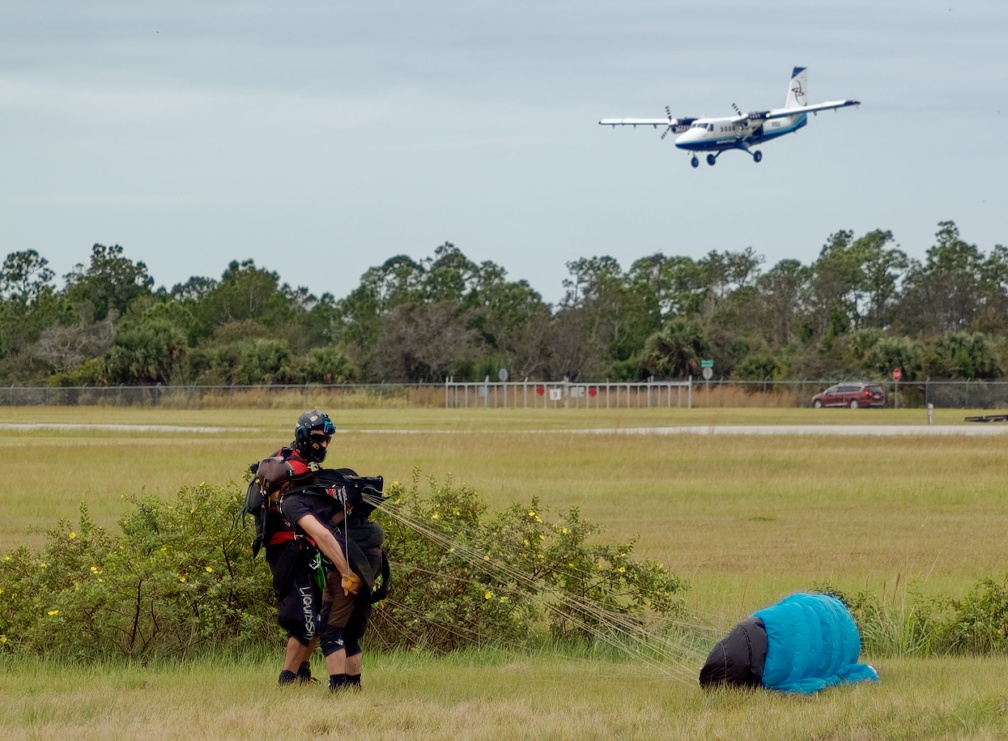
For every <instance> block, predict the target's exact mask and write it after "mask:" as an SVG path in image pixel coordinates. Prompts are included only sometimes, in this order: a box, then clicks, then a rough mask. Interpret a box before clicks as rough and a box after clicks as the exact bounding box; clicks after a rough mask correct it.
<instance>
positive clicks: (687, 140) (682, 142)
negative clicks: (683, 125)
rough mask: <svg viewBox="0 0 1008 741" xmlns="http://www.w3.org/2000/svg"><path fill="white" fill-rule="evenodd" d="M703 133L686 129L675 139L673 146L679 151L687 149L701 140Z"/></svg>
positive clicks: (699, 130) (694, 129)
mask: <svg viewBox="0 0 1008 741" xmlns="http://www.w3.org/2000/svg"><path fill="white" fill-rule="evenodd" d="M703 135H704V132H703V131H702V130H701V129H697V128H693V129H688V130H686V131H684V132H683V133H681V134H680V135H679V136H677V137H676V140H675V145H676V146H677V147H679V149H689V148H690V145H691V144H693V143H695V142H697V141H700V140H701V139H703Z"/></svg>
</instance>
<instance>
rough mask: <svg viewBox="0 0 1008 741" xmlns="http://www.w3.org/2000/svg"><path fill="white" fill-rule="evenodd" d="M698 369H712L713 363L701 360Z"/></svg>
mask: <svg viewBox="0 0 1008 741" xmlns="http://www.w3.org/2000/svg"><path fill="white" fill-rule="evenodd" d="M700 367H701V368H713V367H714V361H713V360H701V361H700Z"/></svg>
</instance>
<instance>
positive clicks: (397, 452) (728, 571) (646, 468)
mask: <svg viewBox="0 0 1008 741" xmlns="http://www.w3.org/2000/svg"><path fill="white" fill-rule="evenodd" d="M300 411H301V410H300V409H288V410H284V409H270V410H266V411H251V410H242V409H232V410H228V409H218V410H210V411H192V410H150V409H118V408H108V409H106V408H55V409H52V408H41V409H40V408H30V409H22V408H15V409H7V408H5V409H3V410H2V411H0V454H3V455H4V460H6V461H7V462H8V465H7V466H6V467H5V473H4V476H3V482H4V483H3V485H2V487H3V491H4V493H5V494H6V496H5V497H4V499H5V504H6V507H5V517H4V518H3V520H2V521H0V551H3V550H8V549H10V548H12V547H15V546H17V545H21V544H28V545H30V546H35V545H38V544H39V543H41V542H42V539H43V536H42V534H41V531H43V530H44V529H45V528H47V527H51V526H53V525H55V524H56V522H57V521H58V520H59V519H60V518H69V519H73V518H75V517H76V515H77V512H78V508H79V505H80V502H81V501H85V502H87V504H88V507H89V509H90V512H91V514H92V516H93V517H94V518H95V519H96V520H97V521H98V522H99V523H101V524H105V525H108V526H114V523H115V521H116V518H117V517H118V516H119V515H120V514H121V513H123V512H124V511H125V507H126V506H127V505H126V504H125V503H124V502H123V499H122V494H124V493H128V492H135V493H141V492H143V493H154V494H158V495H165V496H169V495H172V494H174V493H175V492H176V491H177V490H178V488H179V487H180V486H182V485H184V484H192V483H199V482H202V481H206V482H209V483H225V482H227V481H229V480H235V481H237V480H240V479H241V477H242V475H243V471H244V469H245V468H246V467H247V465H248V464H249V463H251V462H252V461H254V460H258V459H259V458H262V457H263V456H265V455H266V454H268V453H270V452H272V451H273V450H274V449H276V448H277V447H279V445H280V444H282V443H285V442H288V441H289V439H290V437H291V429H292V426H293V420H294V419H295V418H296V416H297V414H298V413H299V412H300ZM966 414H969V412H962V411H956V412H949V411H938V412H936V413H935V420H934V421H935V424H936V425H946V424H959V423H961V421H962V417H963V416H965V415H966ZM336 423H337V427H338V428H339V429H340V434H339V435H338V436H337V437H336V438H335V440H334V442H333V445H332V446H331V448H330V459H329V460H328V461H327V463H329V464H330V465H342V466H350V467H352V468H355V469H357V470H358V471H359V472H360V473H362V474H368V475H373V474H382V475H384V476H385V477H386V478H387V479H390V480H395V479H397V480H400V481H402V480H408V479H409V478H410V477H411V476H412V472H413V471H414V470H415V469H419V470H420V472H421V475H422V476H423V477H428V476H433V477H436V478H438V479H443V478H445V477H447V476H451V477H452V478H453V480H454V481H456V482H458V483H467V484H471V485H473V486H474V487H475V488H476V489H477V490H478V491H479V492H480V493H481V494H482V495H483V497H484V499H485V500H486V501H487V502H488V503H489V504H490V505H491V506H492V507H494V508H497V507H502V506H505V505H507V504H509V503H511V502H516V501H517V502H525V501H528V500H529V499H531V498H532V497H539V499H540V500H541V503H542V504H543V505H546V506H547V507H548V508H551V509H553V510H554V511H556V510H565V509H567V508H569V507H571V506H577V507H579V508H580V509H581V512H582V515H583V516H584V517H585V518H587V519H589V520H592V521H594V522H597V523H600V524H602V525H603V526H604V527H605V534H604V536H603V537H604V538H605V539H607V540H623V539H627V538H630V537H633V536H635V535H637V536H639V545H638V551H637V552H638V555H640V556H646V557H650V558H655V559H658V560H660V561H662V562H663V563H665V565H666V566H667V567H668V568H669V569H670V570H671V571H672V572H674V573H676V574H679V575H681V576H683V577H685V578H686V579H687V580H688V581H689V583H690V586H691V588H690V591H689V593H688V594H687V603H688V605H689V607H690V608H691V609H692V610H693V612H694V614H695V615H697V616H698V619H702V620H703V621H704V622H705V623H708V624H710V625H713V626H716V627H718V628H725V629H726V628H728V627H730V626H731V625H732V624H734V623H735V622H736V621H738V620H739V619H741V618H743V617H745V616H746V615H748V614H750V613H751V612H753V611H754V610H756V609H758V608H760V607H762V606H765V605H767V604H769V603H771V602H773V601H776V600H777V599H779V598H781V597H783V596H784V595H786V594H788V593H789V592H791V591H795V590H798V589H810V588H812V587H814V586H816V585H818V584H821V583H823V582H825V581H829V582H831V583H832V584H834V585H836V586H838V587H841V588H844V589H862V588H867V589H870V590H873V591H876V592H877V593H878V594H880V595H886V596H887V598H888V599H894V600H895V599H899V598H900V594H899V593H897V591H896V590H895V589H894V587H895V585H896V582H897V580H899V584H900V590H902V591H903V593H904V594H905V590H906V589H908V588H910V589H917V590H920V591H922V592H924V593H934V594H946V595H953V596H955V595H959V594H961V593H963V592H964V591H965V590H966V589H967V588H968V587H969V586H971V585H972V584H973V582H974V581H975V580H977V579H979V578H982V577H985V576H1000V575H1002V574H1003V573H1004V572H1005V571H1006V570H1008V559H1006V557H1005V552H1004V537H1005V536H1004V534H1005V532H1008V505H1006V504H1005V502H1004V495H1003V481H1004V476H1003V472H1004V471H1005V470H1006V465H1008V437H1005V436H1003V435H996V436H982V437H971V436H965V435H943V436H941V437H936V436H927V435H916V434H909V435H901V436H884V437H879V436H874V435H854V436H834V435H831V434H827V433H828V432H829V429H828V427H829V425H831V424H838V425H851V424H858V425H861V424H884V425H901V426H905V427H907V428H912V427H914V426H923V425H925V424H926V417H925V415H924V412H921V411H920V410H908V411H895V410H871V411H869V410H858V411H851V410H810V409H781V410H774V409H737V410H733V409H725V410H675V409H672V410H668V409H663V410H657V409H656V410H648V409H642V410H613V411H605V410H566V411H565V410H531V411H512V410H506V411H501V410H497V411H494V410H489V411H480V410H467V411H448V410H443V409H426V410H388V409H384V410H376V411H368V410H354V411H348V412H341V413H339V414H338V415H337V416H336ZM757 424H769V425H819V426H822V427H823V429H822V434H805V435H779V436H772V437H767V436H753V435H742V434H737V435H731V434H728V435H724V434H718V435H701V434H693V433H688V432H687V433H681V434H673V435H647V434H644V435H641V434H617V433H613V432H597V431H598V430H624V431H626V430H630V429H635V428H644V427H667V426H683V427H693V428H709V427H710V426H712V425H757ZM35 425H41V426H35ZM51 425H70V426H71V427H66V428H58V427H52V426H51ZM87 425H94V426H92V427H88V426H87ZM134 425H155V426H157V427H156V428H155V429H150V430H141V429H138V428H135V427H117V426H134ZM220 430H224V431H220ZM584 430H596V432H590V433H589V432H585V431H584ZM264 577H265V573H264ZM869 659H870V657H869ZM275 663H276V662H270V661H267V660H265V659H256V660H251V659H246V660H242V661H238V662H235V663H233V664H227V663H225V664H223V665H221V664H220V662H219V661H218V660H212V661H211V660H208V662H207V663H206V665H202V664H201V665H197V666H192V667H180V668H179V667H158V668H153V669H150V670H146V671H145V670H141V669H138V668H135V667H134V668H130V667H126V668H122V667H113V668H105V669H76V668H72V667H70V668H68V667H60V666H49V665H45V666H35V665H17V666H12V667H8V668H9V669H10V671H8V672H6V673H5V674H4V676H3V677H0V682H2V683H3V685H2V686H3V689H4V693H3V694H4V696H5V697H9V698H13V702H8V703H7V707H6V708H5V710H3V711H0V712H2V713H3V715H2V716H0V717H2V718H3V719H4V720H3V725H2V726H0V733H2V734H3V735H8V733H12V732H13V731H14V730H17V729H21V730H22V731H23V733H24V736H25V737H36V738H43V737H51V736H54V735H56V734H57V733H63V732H66V733H68V734H70V733H71V732H72V733H73V735H74V736H80V735H81V733H82V729H86V730H87V731H88V732H89V733H90V732H92V731H93V732H94V736H93V737H97V736H99V735H101V736H102V737H111V738H134V737H142V736H147V737H151V738H170V737H182V736H186V735H189V734H187V733H184V732H183V731H184V730H185V729H186V728H188V729H189V730H190V731H192V732H193V733H192V735H195V736H203V737H211V736H213V737H233V738H243V737H249V736H252V735H256V733H255V729H256V728H258V729H262V728H263V727H269V726H272V725H274V724H280V723H282V722H287V721H288V719H289V718H290V717H296V718H299V719H302V721H303V724H304V725H303V727H305V728H306V729H308V735H311V736H316V737H333V738H336V737H345V736H346V735H347V734H349V735H353V736H356V737H359V736H360V734H359V733H358V732H356V731H353V730H351V727H350V725H349V722H350V720H349V719H350V718H356V717H358V716H362V717H365V718H367V719H368V723H369V726H368V727H369V728H370V729H371V730H372V736H373V737H384V738H396V737H416V736H428V737H436V738H437V737H445V738H446V737H453V736H462V737H471V738H486V737H497V736H499V735H501V734H500V731H501V726H503V728H504V729H506V732H505V733H503V735H505V736H514V737H525V738H540V737H554V738H569V737H585V738H600V737H603V736H605V737H612V736H617V737H647V738H663V737H664V738H668V737H710V738H717V737H720V738H728V737H762V738H774V737H791V738H807V737H829V738H876V737H890V738H921V737H932V738H968V737H973V738H997V737H1003V736H1005V735H1006V734H1008V719H1006V718H1008V679H1006V676H1008V674H1006V672H1005V669H1006V668H1008V659H1003V658H999V659H996V660H975V659H942V660H929V661H912V660H886V661H883V662H874V663H875V664H876V666H877V668H879V669H880V671H881V672H882V674H883V683H882V685H879V686H871V687H851V688H842V689H839V690H833V691H829V692H826V693H822V694H820V695H817V696H814V697H812V698H786V697H778V696H775V695H770V694H767V693H716V694H713V695H707V694H704V693H701V692H700V691H699V689H697V688H696V686H695V685H693V684H691V683H684V682H682V681H678V680H675V679H672V678H670V677H669V676H665V675H664V674H663V673H661V672H658V671H655V670H654V669H653V668H647V669H643V670H642V669H641V668H640V667H637V666H634V665H633V664H631V663H627V662H625V661H619V660H614V659H612V658H607V659H603V658H599V659H592V660H588V659H583V658H582V659H571V658H569V657H554V656H548V655H546V656H532V657H527V656H523V657H514V656H507V657H498V656H491V657H487V656H478V657H455V658H452V659H433V658H429V657H379V658H378V659H377V662H376V664H375V666H374V667H373V668H372V670H371V673H370V674H369V677H370V678H371V679H370V681H369V684H368V690H367V692H366V693H365V694H363V695H361V696H358V697H351V698H345V699H340V700H338V701H336V700H334V699H333V698H329V697H328V696H327V694H326V693H325V692H322V691H321V690H320V689H318V688H314V689H313V688H305V689H304V690H301V691H295V693H292V695H291V697H292V699H291V700H290V704H291V705H292V707H293V708H294V710H293V713H291V711H289V710H288V709H287V708H286V704H287V703H284V704H283V705H284V707H283V709H281V706H280V704H278V703H272V702H271V703H263V704H262V705H257V704H256V703H255V700H254V699H250V698H253V697H254V696H256V695H262V694H263V693H267V694H269V696H270V697H272V694H271V693H275V692H276V689H275V688H274V687H272V686H271V685H272V682H273V681H274V675H275V666H274V664H275ZM698 668H699V667H697V669H698ZM250 687H252V688H255V690H254V691H250V690H249V688H250ZM32 688H34V689H32ZM314 690H317V691H314ZM379 696H380V697H381V702H380V703H379V702H378V701H377V698H378V697H379ZM333 705H335V706H337V707H338V709H336V708H334V707H331V706H333ZM102 708H104V710H101V709H102ZM172 708H183V709H184V712H182V713H181V715H182V718H181V719H180V718H179V717H169V716H178V715H179V713H178V712H176V713H172V712H171V709H172ZM102 713H105V714H104V715H103V714H102ZM302 721H299V722H302ZM754 723H755V724H756V725H755V726H754ZM13 735H15V736H16V735H17V734H16V733H14V734H13ZM85 735H86V734H85Z"/></svg>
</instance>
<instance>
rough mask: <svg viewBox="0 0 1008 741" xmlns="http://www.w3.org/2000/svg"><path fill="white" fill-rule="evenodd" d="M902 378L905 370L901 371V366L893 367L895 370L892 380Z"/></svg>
mask: <svg viewBox="0 0 1008 741" xmlns="http://www.w3.org/2000/svg"><path fill="white" fill-rule="evenodd" d="M901 378H903V371H901V370H900V369H899V368H893V370H892V380H894V381H898V380H900V379H901Z"/></svg>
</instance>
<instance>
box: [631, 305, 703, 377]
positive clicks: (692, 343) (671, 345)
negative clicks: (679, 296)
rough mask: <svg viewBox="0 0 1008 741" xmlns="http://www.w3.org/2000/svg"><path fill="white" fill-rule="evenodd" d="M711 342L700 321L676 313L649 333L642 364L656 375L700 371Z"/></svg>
mask: <svg viewBox="0 0 1008 741" xmlns="http://www.w3.org/2000/svg"><path fill="white" fill-rule="evenodd" d="M708 350H709V344H708V340H707V337H706V336H705V335H704V332H703V330H702V329H701V327H700V323H699V322H697V321H696V320H693V319H685V318H683V317H676V318H674V319H672V320H671V321H669V322H666V323H665V325H664V326H663V327H662V328H661V329H660V330H659V331H658V332H655V333H654V334H653V335H651V336H650V337H648V339H647V342H646V343H645V345H644V350H643V352H642V353H641V361H640V364H641V368H642V369H643V370H644V371H645V372H646V373H647V374H649V375H651V376H654V377H656V378H686V377H687V376H694V377H695V376H699V375H700V361H701V360H702V359H703V358H704V357H706V356H707V354H708Z"/></svg>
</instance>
